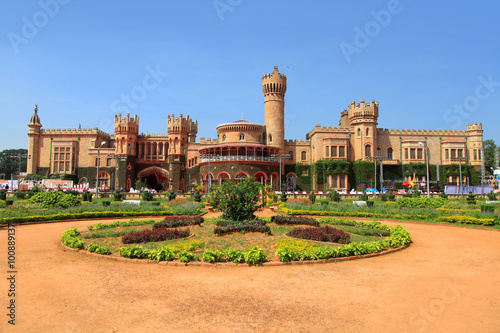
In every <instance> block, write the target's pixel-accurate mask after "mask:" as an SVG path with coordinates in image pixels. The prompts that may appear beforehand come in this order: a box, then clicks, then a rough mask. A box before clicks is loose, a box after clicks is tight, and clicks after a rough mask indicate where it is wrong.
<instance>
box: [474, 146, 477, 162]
mask: <svg viewBox="0 0 500 333" xmlns="http://www.w3.org/2000/svg"><path fill="white" fill-rule="evenodd" d="M474 161H477V149H474Z"/></svg>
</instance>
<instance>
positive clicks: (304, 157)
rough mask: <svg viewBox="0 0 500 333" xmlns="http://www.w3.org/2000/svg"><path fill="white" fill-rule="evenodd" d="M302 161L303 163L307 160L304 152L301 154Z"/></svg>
mask: <svg viewBox="0 0 500 333" xmlns="http://www.w3.org/2000/svg"><path fill="white" fill-rule="evenodd" d="M301 157H302V161H305V160H306V159H307V153H306V152H305V151H303V152H302V156H301Z"/></svg>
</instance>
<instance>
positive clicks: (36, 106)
mask: <svg viewBox="0 0 500 333" xmlns="http://www.w3.org/2000/svg"><path fill="white" fill-rule="evenodd" d="M37 112H38V104H35V113H37Z"/></svg>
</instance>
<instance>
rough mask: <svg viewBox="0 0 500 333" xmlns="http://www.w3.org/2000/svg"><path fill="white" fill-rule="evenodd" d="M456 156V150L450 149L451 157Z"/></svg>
mask: <svg viewBox="0 0 500 333" xmlns="http://www.w3.org/2000/svg"><path fill="white" fill-rule="evenodd" d="M456 157H457V150H456V149H451V158H456Z"/></svg>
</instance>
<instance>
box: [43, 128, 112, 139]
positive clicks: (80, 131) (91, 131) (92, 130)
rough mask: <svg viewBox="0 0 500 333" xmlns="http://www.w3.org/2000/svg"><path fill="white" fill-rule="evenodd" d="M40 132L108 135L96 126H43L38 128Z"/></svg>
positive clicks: (48, 133) (49, 133)
mask: <svg viewBox="0 0 500 333" xmlns="http://www.w3.org/2000/svg"><path fill="white" fill-rule="evenodd" d="M40 134H47V135H71V134H76V135H101V136H105V137H108V138H109V137H110V135H109V134H108V133H106V132H103V131H101V130H99V129H98V128H97V127H94V128H88V129H86V128H84V129H82V128H78V129H77V128H63V129H60V128H57V129H50V128H45V129H41V130H40Z"/></svg>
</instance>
